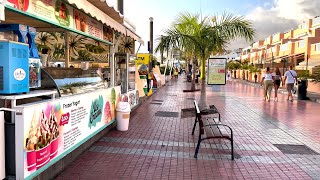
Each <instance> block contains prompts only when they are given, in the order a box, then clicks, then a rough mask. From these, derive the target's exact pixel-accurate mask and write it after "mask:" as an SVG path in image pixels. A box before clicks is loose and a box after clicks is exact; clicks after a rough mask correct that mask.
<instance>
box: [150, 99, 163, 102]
mask: <svg viewBox="0 0 320 180" xmlns="http://www.w3.org/2000/svg"><path fill="white" fill-rule="evenodd" d="M152 101H157V102H163V101H164V100H160V99H153V100H152Z"/></svg>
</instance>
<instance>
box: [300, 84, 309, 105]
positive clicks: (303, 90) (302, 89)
mask: <svg viewBox="0 0 320 180" xmlns="http://www.w3.org/2000/svg"><path fill="white" fill-rule="evenodd" d="M307 83H308V81H307V80H305V79H302V80H300V81H298V99H299V100H308V99H309V98H308V97H307V88H308V84H307Z"/></svg>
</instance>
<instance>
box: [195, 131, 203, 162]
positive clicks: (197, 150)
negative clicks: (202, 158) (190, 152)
mask: <svg viewBox="0 0 320 180" xmlns="http://www.w3.org/2000/svg"><path fill="white" fill-rule="evenodd" d="M200 143H201V133H199V140H198V144H197V148H196V152H195V153H194V158H197V157H198V152H199V148H200Z"/></svg>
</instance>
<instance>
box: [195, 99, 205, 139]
mask: <svg viewBox="0 0 320 180" xmlns="http://www.w3.org/2000/svg"><path fill="white" fill-rule="evenodd" d="M193 103H194V109H195V112H196V120H198V122H199V130H200V133H201V134H204V126H203V121H202V119H201V112H200V110H199V106H198V103H197V101H196V100H194V102H193Z"/></svg>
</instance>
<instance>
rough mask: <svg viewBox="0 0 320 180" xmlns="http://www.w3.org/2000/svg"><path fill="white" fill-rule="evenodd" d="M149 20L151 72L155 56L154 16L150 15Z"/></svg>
mask: <svg viewBox="0 0 320 180" xmlns="http://www.w3.org/2000/svg"><path fill="white" fill-rule="evenodd" d="M149 20H150V41H149V54H150V61H149V72H151V71H152V56H153V17H150V18H149Z"/></svg>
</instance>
